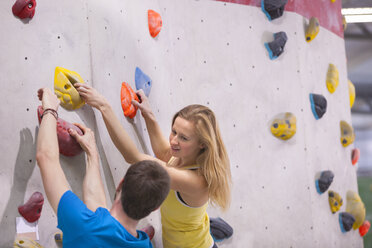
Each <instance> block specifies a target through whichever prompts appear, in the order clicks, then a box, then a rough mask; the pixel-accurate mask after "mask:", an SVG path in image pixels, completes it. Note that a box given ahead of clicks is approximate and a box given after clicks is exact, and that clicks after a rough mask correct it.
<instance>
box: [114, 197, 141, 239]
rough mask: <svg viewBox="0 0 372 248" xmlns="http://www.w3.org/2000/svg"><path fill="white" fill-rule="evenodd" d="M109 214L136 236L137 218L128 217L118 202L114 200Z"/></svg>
mask: <svg viewBox="0 0 372 248" xmlns="http://www.w3.org/2000/svg"><path fill="white" fill-rule="evenodd" d="M110 214H111V216H112V217H114V218H115V219H116V220H117V221H119V223H120V224H121V225H122V226H123V227H124V228H125V229H126V230H127V231H128V232H129V233H130V234H132V235H133V236H134V237H136V238H138V235H137V230H136V228H137V224H138V220H134V219H132V218H130V217H129V216H128V215H127V214H126V213H125V212H124V210H123V207H122V206H121V203H120V202H114V203H113V205H112V207H111V210H110Z"/></svg>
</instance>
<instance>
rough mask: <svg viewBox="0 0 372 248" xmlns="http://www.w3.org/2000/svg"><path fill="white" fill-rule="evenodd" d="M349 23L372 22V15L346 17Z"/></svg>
mask: <svg viewBox="0 0 372 248" xmlns="http://www.w3.org/2000/svg"><path fill="white" fill-rule="evenodd" d="M345 19H346V22H347V23H363V22H372V15H345Z"/></svg>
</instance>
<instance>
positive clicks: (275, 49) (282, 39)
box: [265, 32, 288, 59]
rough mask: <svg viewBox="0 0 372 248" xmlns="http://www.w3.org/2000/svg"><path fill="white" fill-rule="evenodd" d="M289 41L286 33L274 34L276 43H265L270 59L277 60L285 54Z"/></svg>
mask: <svg viewBox="0 0 372 248" xmlns="http://www.w3.org/2000/svg"><path fill="white" fill-rule="evenodd" d="M287 39H288V38H287V34H286V33H285V32H278V33H275V34H274V41H272V42H269V43H265V47H266V49H267V51H268V52H269V56H270V59H276V58H277V57H279V55H280V54H282V53H283V51H284V46H285V43H286V42H287Z"/></svg>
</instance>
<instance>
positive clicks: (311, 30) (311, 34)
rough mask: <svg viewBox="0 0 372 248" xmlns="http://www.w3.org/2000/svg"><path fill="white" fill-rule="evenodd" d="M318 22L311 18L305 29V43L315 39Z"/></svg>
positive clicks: (317, 31) (316, 19)
mask: <svg viewBox="0 0 372 248" xmlns="http://www.w3.org/2000/svg"><path fill="white" fill-rule="evenodd" d="M319 26H320V25H319V20H318V18H316V17H311V18H310V21H309V25H308V26H307V28H306V32H305V36H306V42H310V41H312V40H314V39H315V37H316V36H317V35H318V33H319Z"/></svg>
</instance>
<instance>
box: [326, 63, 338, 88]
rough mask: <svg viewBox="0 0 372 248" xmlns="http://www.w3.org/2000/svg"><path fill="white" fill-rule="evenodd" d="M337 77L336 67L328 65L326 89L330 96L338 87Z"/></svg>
mask: <svg viewBox="0 0 372 248" xmlns="http://www.w3.org/2000/svg"><path fill="white" fill-rule="evenodd" d="M338 82H339V76H338V70H337V67H336V66H335V65H334V64H329V67H328V72H327V81H326V83H327V89H328V91H329V92H330V93H331V94H332V93H333V92H335V91H336V88H337V86H338Z"/></svg>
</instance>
